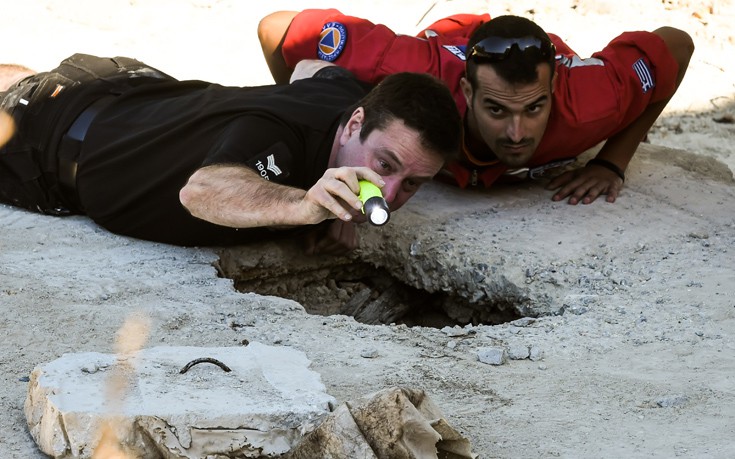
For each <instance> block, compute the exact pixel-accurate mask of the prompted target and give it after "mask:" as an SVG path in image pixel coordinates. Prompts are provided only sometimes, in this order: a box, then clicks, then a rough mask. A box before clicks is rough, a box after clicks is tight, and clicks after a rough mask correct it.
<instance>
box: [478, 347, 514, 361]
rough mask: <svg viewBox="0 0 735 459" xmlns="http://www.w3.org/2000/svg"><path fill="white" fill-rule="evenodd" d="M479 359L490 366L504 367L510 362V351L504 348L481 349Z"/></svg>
mask: <svg viewBox="0 0 735 459" xmlns="http://www.w3.org/2000/svg"><path fill="white" fill-rule="evenodd" d="M477 359H478V360H479V361H480V362H482V363H487V364H489V365H503V364H505V363H506V362H507V361H508V351H507V350H506V349H505V348H504V347H481V348H480V349H478V350H477Z"/></svg>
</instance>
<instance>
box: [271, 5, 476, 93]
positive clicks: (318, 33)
mask: <svg viewBox="0 0 735 459" xmlns="http://www.w3.org/2000/svg"><path fill="white" fill-rule="evenodd" d="M486 19H489V16H488V15H480V16H476V15H456V16H452V17H450V18H445V19H442V20H440V21H437V22H436V23H434V24H432V27H435V28H436V29H437V30H434V29H431V31H429V30H428V29H427V30H425V31H424V32H422V33H421V34H420V36H410V35H400V34H396V33H395V32H393V31H392V30H391V29H389V28H388V27H386V26H385V25H382V24H374V23H372V22H370V21H368V20H366V19H362V18H357V17H354V16H347V15H344V14H342V13H340V12H339V11H337V10H335V9H330V10H304V11H302V12H301V13H299V14H297V15H296V17H294V19H293V21H292V22H291V25H290V27H289V29H288V31H287V33H286V38H285V40H284V43H283V48H282V52H283V56H284V59H285V61H286V64H287V65H288V66H289V67H291V68H293V67H294V66H295V65H296V63H297V62H298V61H300V60H302V59H323V60H327V61H330V62H334V63H335V64H337V65H339V66H341V67H345V68H347V69H348V70H350V71H351V72H353V73H354V74H355V76H356V77H357V78H358V79H360V80H362V81H365V82H368V83H371V84H376V83H379V82H380V81H381V80H382V79H383V78H385V77H386V76H387V75H390V74H392V73H397V72H420V73H429V74H432V75H434V76H437V77H439V78H443V79H444V75H445V74H447V73H448V71H447V69H446V68H445V61H447V60H450V59H451V60H456V61H457V62H453V63H452V64H451V65H452V67H453V69H454V67H456V68H457V70H456V72H453V73H457V72H461V71H462V70H463V68H464V54H463V48H464V45H465V44H466V41H467V39H466V37H467V36H469V34H471V32H472V31H473V30H474V29H475V28H476V27H477V25H479V24H481V23H482V22H483V21H485V20H486ZM444 33H446V34H447V36H444V35H442V34H444ZM452 79H454V75H452ZM457 79H458V78H457Z"/></svg>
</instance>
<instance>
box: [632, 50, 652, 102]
mask: <svg viewBox="0 0 735 459" xmlns="http://www.w3.org/2000/svg"><path fill="white" fill-rule="evenodd" d="M633 70H635V73H636V75H638V79H639V80H641V89H642V90H643V93H644V94H645V93H647V92H648V91H650V90H651V89H653V88H654V87H655V86H656V82H655V81H653V75H652V74H651V70H650V69H649V68H648V64H646V62H645V61H644V60H643V58H640V59H638V60H637V61H635V63H634V64H633Z"/></svg>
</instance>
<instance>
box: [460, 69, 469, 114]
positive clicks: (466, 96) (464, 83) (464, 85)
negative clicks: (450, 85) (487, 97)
mask: <svg viewBox="0 0 735 459" xmlns="http://www.w3.org/2000/svg"><path fill="white" fill-rule="evenodd" d="M459 85H460V87H461V88H462V94H463V95H464V100H465V102H466V103H467V108H471V107H472V84H471V83H470V82H469V80H468V79H467V77H462V78H461V79H460V80H459Z"/></svg>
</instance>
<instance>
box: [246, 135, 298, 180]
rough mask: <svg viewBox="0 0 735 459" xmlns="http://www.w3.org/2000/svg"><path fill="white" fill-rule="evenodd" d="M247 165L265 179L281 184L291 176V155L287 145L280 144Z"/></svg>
mask: <svg viewBox="0 0 735 459" xmlns="http://www.w3.org/2000/svg"><path fill="white" fill-rule="evenodd" d="M246 164H247V165H248V166H250V167H251V168H253V169H255V171H256V172H257V173H258V174H260V176H261V177H263V178H264V179H266V180H268V181H271V180H272V181H275V182H280V181H282V180H283V179H285V178H287V177H288V176H289V175H290V173H289V169H290V167H291V153H290V152H289V151H288V147H287V146H286V144H285V143H283V142H278V143H276V144H275V145H272V146H271V147H270V148H268V149H266V150H265V151H263V152H261V153H260V154H259V155H258V156H255V157H254V158H252V159H250V160H249V161H248V162H247V163H246Z"/></svg>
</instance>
